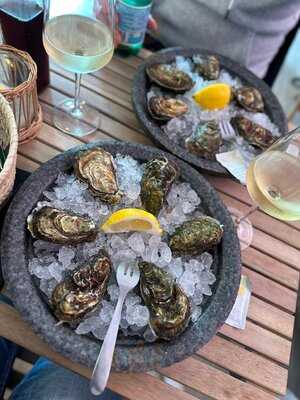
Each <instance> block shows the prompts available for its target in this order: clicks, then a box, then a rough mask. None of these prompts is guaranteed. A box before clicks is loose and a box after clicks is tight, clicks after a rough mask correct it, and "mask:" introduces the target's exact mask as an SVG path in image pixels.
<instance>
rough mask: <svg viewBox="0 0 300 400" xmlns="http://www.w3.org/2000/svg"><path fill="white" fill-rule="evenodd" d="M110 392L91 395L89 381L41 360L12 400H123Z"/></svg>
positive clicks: (18, 387)
mask: <svg viewBox="0 0 300 400" xmlns="http://www.w3.org/2000/svg"><path fill="white" fill-rule="evenodd" d="M121 399H122V398H121V397H120V396H118V395H117V394H115V393H113V392H112V391H110V390H106V391H105V392H104V393H102V394H101V395H100V396H93V395H92V394H91V393H90V389H89V381H88V380H87V379H85V378H83V377H82V376H80V375H78V374H75V373H74V372H72V371H70V370H68V369H65V368H63V367H60V366H58V365H56V364H54V363H53V362H51V361H49V360H47V359H46V358H40V359H39V360H38V361H37V362H36V363H35V365H34V367H33V368H32V370H31V371H30V372H29V374H27V375H26V376H25V378H24V379H23V380H22V381H21V383H19V385H18V386H17V387H16V388H15V389H14V391H13V393H12V395H11V397H10V400H121Z"/></svg>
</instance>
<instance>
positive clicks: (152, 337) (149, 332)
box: [144, 326, 157, 343]
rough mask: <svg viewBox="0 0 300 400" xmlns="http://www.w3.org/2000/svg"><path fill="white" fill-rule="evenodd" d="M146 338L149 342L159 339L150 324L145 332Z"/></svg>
mask: <svg viewBox="0 0 300 400" xmlns="http://www.w3.org/2000/svg"><path fill="white" fill-rule="evenodd" d="M144 339H145V340H146V342H149V343H152V342H155V340H157V336H156V335H155V333H154V332H153V330H152V329H151V328H150V327H149V326H148V327H147V329H146V330H145V332H144Z"/></svg>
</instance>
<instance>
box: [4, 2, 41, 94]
mask: <svg viewBox="0 0 300 400" xmlns="http://www.w3.org/2000/svg"><path fill="white" fill-rule="evenodd" d="M0 23H1V28H2V33H3V38H4V41H5V43H6V44H9V45H11V46H14V47H16V48H17V49H19V50H23V51H27V52H28V53H29V54H30V55H31V57H32V58H33V60H34V61H35V63H36V65H37V89H38V90H41V89H43V88H44V87H45V86H47V85H48V84H49V58H48V55H47V53H46V51H45V49H44V46H43V40H42V35H43V25H44V9H43V2H42V1H39V0H0Z"/></svg>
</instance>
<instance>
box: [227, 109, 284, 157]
mask: <svg viewBox="0 0 300 400" xmlns="http://www.w3.org/2000/svg"><path fill="white" fill-rule="evenodd" d="M231 123H232V125H233V127H234V128H235V129H236V130H237V132H238V134H239V135H241V136H242V137H243V138H244V139H246V140H247V141H248V142H249V143H250V144H252V145H253V146H257V147H259V148H260V149H262V150H265V149H267V148H268V147H270V146H271V145H272V144H273V143H274V142H275V141H276V138H275V137H274V136H272V133H271V132H270V131H269V130H268V129H266V128H263V127H262V126H260V125H258V124H256V123H255V122H253V121H250V119H248V118H245V117H234V118H232V119H231Z"/></svg>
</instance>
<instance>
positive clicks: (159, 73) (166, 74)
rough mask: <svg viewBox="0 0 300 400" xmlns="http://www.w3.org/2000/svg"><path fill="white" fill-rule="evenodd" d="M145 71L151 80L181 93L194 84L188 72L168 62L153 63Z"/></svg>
mask: <svg viewBox="0 0 300 400" xmlns="http://www.w3.org/2000/svg"><path fill="white" fill-rule="evenodd" d="M146 72H147V75H148V77H149V79H150V80H151V81H152V82H154V83H156V84H157V85H159V86H162V87H163V88H165V89H169V90H172V91H174V92H178V93H183V92H186V91H188V90H190V89H192V87H193V86H194V82H193V80H192V78H191V77H190V76H189V75H188V74H186V73H185V72H183V71H181V70H179V69H177V68H175V67H173V66H171V65H169V64H153V65H151V66H150V67H148V68H147V69H146Z"/></svg>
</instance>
